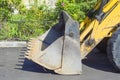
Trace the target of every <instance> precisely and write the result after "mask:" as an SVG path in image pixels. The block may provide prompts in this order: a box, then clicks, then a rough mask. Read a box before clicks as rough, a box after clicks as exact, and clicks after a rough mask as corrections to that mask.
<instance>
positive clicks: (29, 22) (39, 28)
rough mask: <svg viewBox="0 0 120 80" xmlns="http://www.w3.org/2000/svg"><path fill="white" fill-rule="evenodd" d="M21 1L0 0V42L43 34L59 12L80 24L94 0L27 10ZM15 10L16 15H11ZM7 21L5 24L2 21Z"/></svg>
mask: <svg viewBox="0 0 120 80" xmlns="http://www.w3.org/2000/svg"><path fill="white" fill-rule="evenodd" d="M21 1H22V0H0V6H1V7H0V19H1V21H3V22H2V25H3V27H2V28H1V29H0V40H28V39H29V38H31V37H36V36H39V35H41V34H43V33H44V32H45V31H46V30H48V29H49V28H50V27H52V26H53V25H54V24H55V23H57V20H58V15H59V13H60V11H61V10H65V11H67V12H68V13H69V14H70V15H71V16H72V17H73V18H74V19H75V20H77V21H79V22H81V21H82V20H83V19H84V18H85V16H86V12H87V11H88V10H89V9H90V8H91V7H92V6H93V5H94V3H95V2H96V0H58V1H57V3H56V8H55V9H49V8H48V7H47V6H46V5H41V6H36V5H32V6H31V7H30V9H27V8H26V7H25V6H24V5H23V4H22V3H21ZM14 9H17V10H18V11H19V13H18V14H12V13H13V10H14ZM6 19H7V22H5V21H4V20H6Z"/></svg>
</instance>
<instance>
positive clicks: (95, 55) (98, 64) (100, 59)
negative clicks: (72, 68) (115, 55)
mask: <svg viewBox="0 0 120 80" xmlns="http://www.w3.org/2000/svg"><path fill="white" fill-rule="evenodd" d="M82 63H83V64H84V65H86V66H88V67H91V68H94V69H97V70H102V71H106V72H113V73H115V69H114V67H113V66H112V64H111V63H110V62H109V60H108V58H107V54H106V53H101V52H98V51H94V50H93V51H92V52H91V53H90V54H88V55H87V56H86V59H83V60H82Z"/></svg>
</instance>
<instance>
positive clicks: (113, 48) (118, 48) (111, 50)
mask: <svg viewBox="0 0 120 80" xmlns="http://www.w3.org/2000/svg"><path fill="white" fill-rule="evenodd" d="M107 54H108V59H109V61H110V62H111V63H112V65H113V66H114V67H115V69H116V71H117V72H120V29H118V30H117V31H116V32H115V33H113V35H112V37H111V38H110V39H109V40H108V46H107Z"/></svg>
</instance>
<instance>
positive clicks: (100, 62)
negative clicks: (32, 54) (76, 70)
mask: <svg viewBox="0 0 120 80" xmlns="http://www.w3.org/2000/svg"><path fill="white" fill-rule="evenodd" d="M25 50H26V48H0V80H120V73H115V70H114V68H113V67H112V65H111V64H110V62H109V61H108V59H107V56H106V54H103V53H100V52H99V51H97V50H94V51H93V52H91V53H90V54H89V55H88V56H87V57H86V59H84V60H83V61H82V62H83V73H82V75H74V76H64V75H58V74H55V73H54V72H53V71H49V70H46V69H45V68H43V67H41V66H39V65H37V64H35V63H34V62H32V61H30V60H27V59H26V58H25V57H24V55H25V54H24V52H25Z"/></svg>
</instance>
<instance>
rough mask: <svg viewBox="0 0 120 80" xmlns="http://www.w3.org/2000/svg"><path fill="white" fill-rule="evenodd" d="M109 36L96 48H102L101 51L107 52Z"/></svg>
mask: <svg viewBox="0 0 120 80" xmlns="http://www.w3.org/2000/svg"><path fill="white" fill-rule="evenodd" d="M108 40H109V38H108V37H105V38H104V39H103V40H102V41H101V42H100V43H99V44H98V45H97V46H96V48H97V49H98V50H100V52H102V53H106V52H107V50H106V49H107V43H108Z"/></svg>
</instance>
